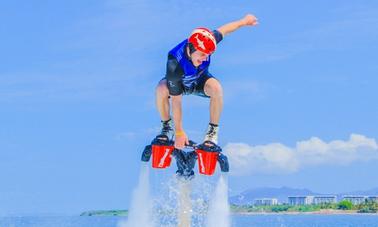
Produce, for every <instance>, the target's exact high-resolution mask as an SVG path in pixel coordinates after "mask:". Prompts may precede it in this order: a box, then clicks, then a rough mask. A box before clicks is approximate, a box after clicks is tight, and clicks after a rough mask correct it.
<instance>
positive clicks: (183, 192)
mask: <svg viewBox="0 0 378 227" xmlns="http://www.w3.org/2000/svg"><path fill="white" fill-rule="evenodd" d="M178 187H179V194H178V211H177V221H178V226H179V227H190V223H191V219H192V201H191V198H190V194H191V181H187V180H182V179H179V180H178Z"/></svg>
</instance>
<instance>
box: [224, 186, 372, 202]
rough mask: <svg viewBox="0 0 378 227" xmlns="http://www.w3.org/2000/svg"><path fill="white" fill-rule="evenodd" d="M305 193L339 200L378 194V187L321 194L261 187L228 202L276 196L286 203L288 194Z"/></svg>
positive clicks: (303, 190) (303, 194) (286, 188)
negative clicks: (345, 196) (347, 196)
mask: <svg viewBox="0 0 378 227" xmlns="http://www.w3.org/2000/svg"><path fill="white" fill-rule="evenodd" d="M306 195H336V196H337V199H338V200H341V199H342V197H343V196H344V195H362V196H378V188H373V189H370V190H365V191H362V190H361V191H352V192H345V193H328V194H321V193H316V192H313V191H311V190H309V189H305V188H304V189H298V188H289V187H281V188H270V187H261V188H253V189H249V190H246V191H244V192H242V193H240V194H238V195H235V196H231V197H230V203H232V204H236V205H247V204H253V202H254V200H255V199H258V198H276V199H278V202H279V203H286V202H287V197H289V196H306Z"/></svg>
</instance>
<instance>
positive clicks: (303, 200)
mask: <svg viewBox="0 0 378 227" xmlns="http://www.w3.org/2000/svg"><path fill="white" fill-rule="evenodd" d="M313 201H314V196H289V197H288V202H289V205H310V204H312V203H313Z"/></svg>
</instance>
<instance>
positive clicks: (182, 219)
mask: <svg viewBox="0 0 378 227" xmlns="http://www.w3.org/2000/svg"><path fill="white" fill-rule="evenodd" d="M151 157H152V161H151V163H152V168H156V169H165V168H168V167H170V165H171V163H172V158H174V159H175V160H176V166H177V170H176V175H177V176H178V178H179V181H178V183H179V185H178V187H179V191H180V195H179V198H178V200H179V201H178V203H179V207H178V213H177V216H178V225H179V226H180V227H187V226H190V223H191V214H190V213H191V212H190V210H191V200H190V191H191V190H190V180H192V179H193V178H194V168H195V165H196V163H198V173H199V174H202V175H207V176H211V175H213V174H214V172H215V170H216V166H217V163H219V167H220V170H221V171H222V172H229V163H228V158H227V156H226V155H224V154H223V153H222V148H221V147H220V146H218V145H216V144H214V143H212V142H209V141H206V142H204V143H202V144H197V143H195V142H194V141H191V140H190V141H189V144H187V145H186V147H185V149H183V150H181V149H177V148H175V147H174V141H173V140H169V139H168V137H167V136H164V135H159V136H157V137H155V138H154V139H153V140H152V142H151V144H149V145H147V146H146V147H145V148H144V150H143V153H142V157H141V160H142V162H149V161H150V159H151Z"/></svg>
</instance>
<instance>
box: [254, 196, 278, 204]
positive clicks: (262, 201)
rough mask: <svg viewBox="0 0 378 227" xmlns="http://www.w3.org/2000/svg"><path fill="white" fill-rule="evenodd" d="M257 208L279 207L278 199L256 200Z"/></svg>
mask: <svg viewBox="0 0 378 227" xmlns="http://www.w3.org/2000/svg"><path fill="white" fill-rule="evenodd" d="M254 204H255V206H272V205H277V204H278V200H277V199H276V198H261V199H260V198H259V199H255V200H254Z"/></svg>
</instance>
